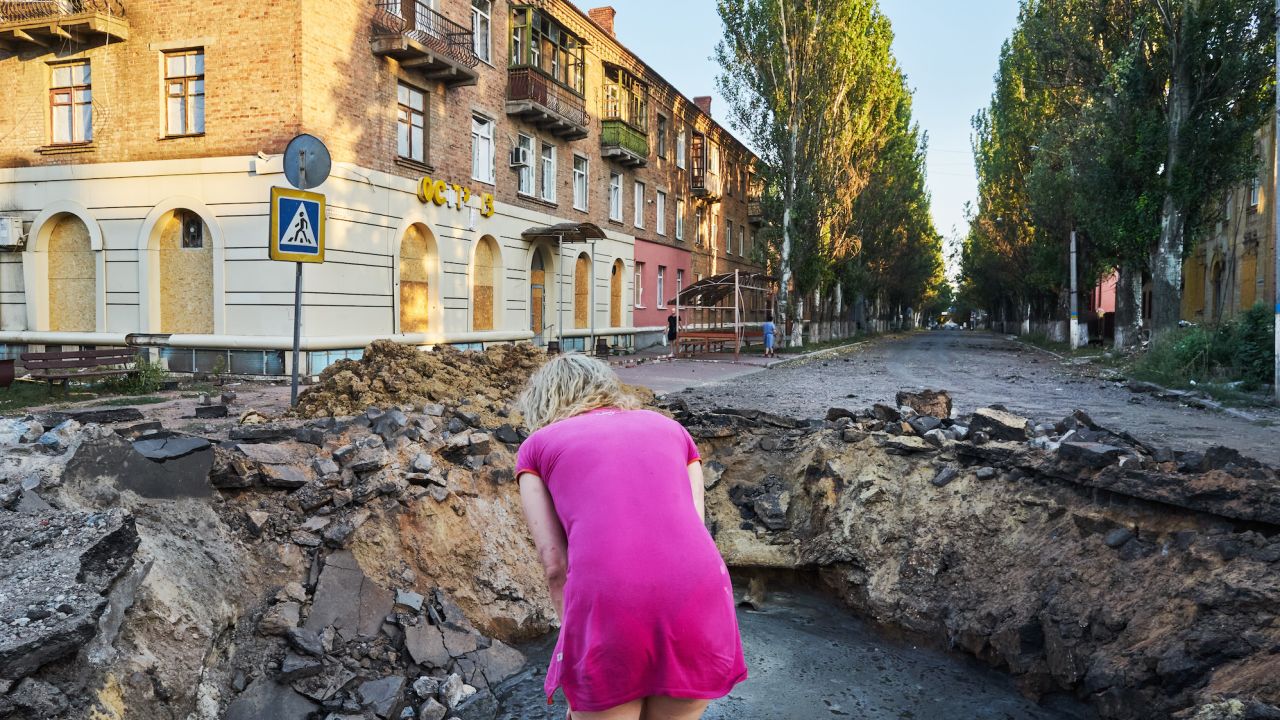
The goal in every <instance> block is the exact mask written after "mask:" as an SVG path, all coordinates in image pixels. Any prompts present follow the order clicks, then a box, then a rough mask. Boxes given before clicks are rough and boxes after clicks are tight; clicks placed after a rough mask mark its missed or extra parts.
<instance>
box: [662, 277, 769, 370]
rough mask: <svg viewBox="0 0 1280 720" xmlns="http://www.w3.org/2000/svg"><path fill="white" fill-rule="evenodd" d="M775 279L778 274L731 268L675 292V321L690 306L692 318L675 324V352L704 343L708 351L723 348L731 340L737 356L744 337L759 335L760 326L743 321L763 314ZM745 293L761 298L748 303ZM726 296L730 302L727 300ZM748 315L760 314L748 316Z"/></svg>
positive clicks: (761, 319) (759, 319) (760, 319)
mask: <svg viewBox="0 0 1280 720" xmlns="http://www.w3.org/2000/svg"><path fill="white" fill-rule="evenodd" d="M777 282H778V279H777V278H775V277H773V276H771V275H766V274H764V273H754V272H742V271H740V270H734V271H733V272H731V273H722V274H720V275H712V276H711V277H706V278H703V279H701V280H699V281H697V282H695V283H694V284H692V285H690V286H689V287H687V288H684V289H683V290H681V291H680V292H678V293H677V294H676V296H675V297H674V298H672V299H671V300H670V301H669V304H671V305H674V306H675V309H676V310H675V312H676V318H677V323H680V318H681V315H680V311H681V309H686V310H689V311H690V313H691V314H693V315H694V317H695V320H694V321H690V322H684V323H683V324H680V325H679V326H678V327H679V329H678V330H677V332H676V343H677V346H676V352H677V354H679V352H680V350H681V348H683V347H689V348H690V349H691V350H693V349H696V348H699V347H705V348H706V350H707V351H708V352H710V351H711V348H713V347H721V348H723V347H724V346H725V345H728V344H729V343H730V342H732V343H733V359H734V360H735V361H736V360H738V359H739V357H740V356H741V353H742V344H743V341H745V340H747V339H749V338H752V337H758V336H761V335H762V333H761V332H760V331H759V330H748V329H747V328H746V323H752V324H754V323H756V322H760V321H763V320H764V317H763V316H764V314H765V313H767V312H768V311H769V308H770V306H771V305H772V298H773V297H774V295H775V291H774V287H775V286H776V284H777ZM748 297H754V298H760V299H762V302H759V303H748V302H746V298H748ZM726 300H729V301H731V302H729V303H726V302H725V301H726ZM750 315H758V316H760V317H757V318H751V317H748V316H750ZM696 319H701V322H696Z"/></svg>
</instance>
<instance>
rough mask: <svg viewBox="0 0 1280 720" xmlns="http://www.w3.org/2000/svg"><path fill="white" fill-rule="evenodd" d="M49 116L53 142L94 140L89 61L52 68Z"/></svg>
mask: <svg viewBox="0 0 1280 720" xmlns="http://www.w3.org/2000/svg"><path fill="white" fill-rule="evenodd" d="M52 70H53V78H52V82H51V83H50V87H49V117H50V121H51V126H52V131H53V133H52V134H53V144H54V145H73V144H77V143H88V142H92V141H93V83H92V74H91V72H90V70H89V61H88V60H84V61H81V62H73V63H64V64H61V65H54V66H53V67H52Z"/></svg>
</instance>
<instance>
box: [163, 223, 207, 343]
mask: <svg viewBox="0 0 1280 720" xmlns="http://www.w3.org/2000/svg"><path fill="white" fill-rule="evenodd" d="M150 249H151V250H152V251H154V253H155V255H154V257H155V259H156V265H155V271H156V272H158V273H159V276H160V277H159V282H158V284H157V285H158V290H159V298H158V300H159V303H160V318H159V320H160V328H159V332H162V333H175V334H196V335H206V334H212V333H213V332H214V322H213V318H214V308H213V305H214V292H213V233H212V232H211V231H210V229H209V224H208V223H207V222H205V220H204V218H202V217H201V216H200V215H199V214H198V213H196V212H195V211H193V210H188V209H186V208H178V209H176V210H170V211H168V212H166V213H165V214H164V215H163V216H162V217H161V218H160V220H159V222H157V223H156V224H155V227H154V228H153V229H152V231H151V242H150Z"/></svg>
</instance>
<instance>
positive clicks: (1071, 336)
mask: <svg viewBox="0 0 1280 720" xmlns="http://www.w3.org/2000/svg"><path fill="white" fill-rule="evenodd" d="M1276 5H1277V7H1280V0H1276ZM1277 55H1278V56H1280V50H1277ZM1277 102H1280V100H1278V101H1277ZM1030 150H1031V152H1041V151H1043V152H1047V153H1049V154H1050V155H1057V156H1058V157H1062V153H1058V152H1054V151H1053V150H1045V149H1044V148H1042V147H1040V146H1039V145H1032V146H1030ZM1067 162H1068V163H1070V162H1071V159H1070V158H1067ZM1072 174H1074V173H1072ZM1079 286H1080V280H1079V273H1078V271H1077V265H1076V228H1075V220H1074V219H1072V221H1071V320H1070V321H1068V323H1067V340H1068V342H1070V343H1071V349H1072V350H1075V349H1077V348H1079V347H1080V287H1079ZM1276 312H1277V315H1276V322H1277V327H1280V304H1278V305H1277V308H1276ZM1278 367H1280V366H1278ZM1277 372H1278V373H1280V369H1278V370H1277Z"/></svg>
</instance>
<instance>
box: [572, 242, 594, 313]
mask: <svg viewBox="0 0 1280 720" xmlns="http://www.w3.org/2000/svg"><path fill="white" fill-rule="evenodd" d="M590 304H591V259H590V258H588V257H587V256H586V254H585V253H584V254H582V255H579V256H578V264H577V266H576V267H575V268H574V271H573V326H574V327H576V328H585V327H587V326H588V319H589V316H588V314H587V312H588V305H590Z"/></svg>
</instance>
